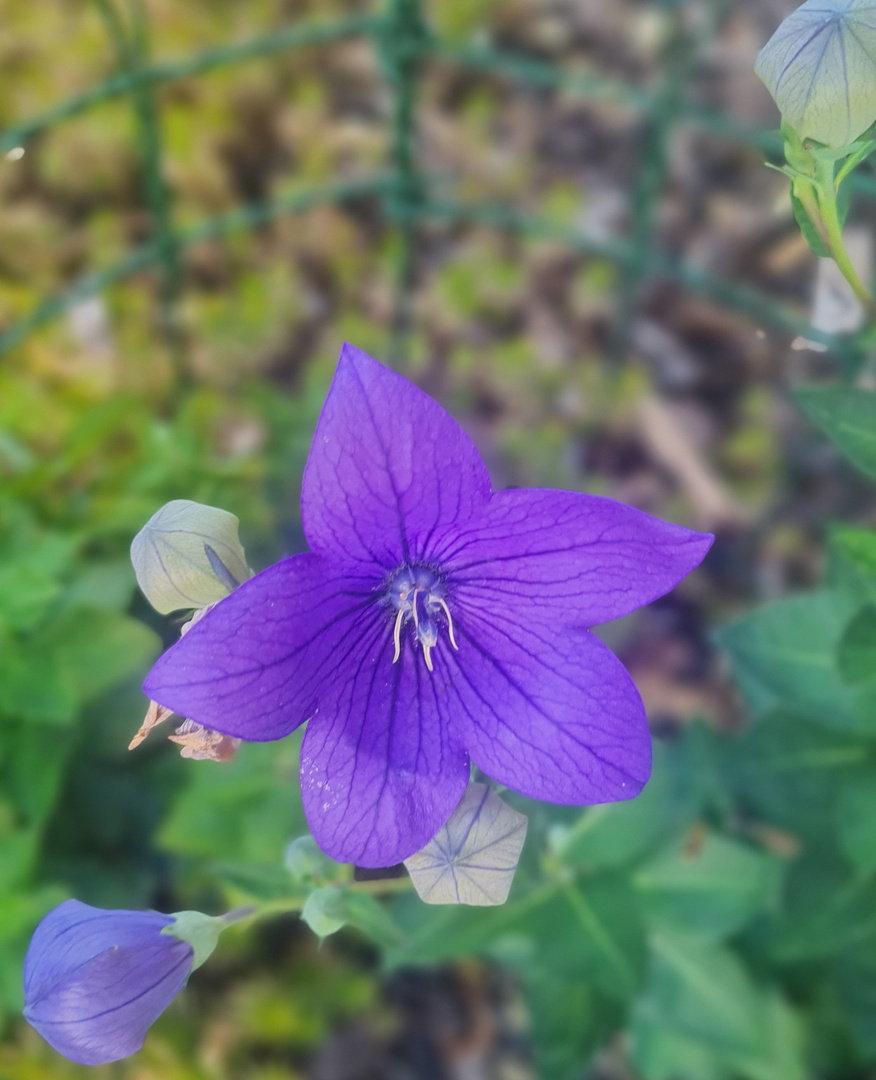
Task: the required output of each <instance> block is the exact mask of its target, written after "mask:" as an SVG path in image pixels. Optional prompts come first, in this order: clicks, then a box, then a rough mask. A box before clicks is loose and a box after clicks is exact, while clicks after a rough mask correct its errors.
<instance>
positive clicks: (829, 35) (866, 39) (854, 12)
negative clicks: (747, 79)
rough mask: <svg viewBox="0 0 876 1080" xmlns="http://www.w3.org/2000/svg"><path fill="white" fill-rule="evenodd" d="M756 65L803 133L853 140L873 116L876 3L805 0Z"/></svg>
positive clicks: (823, 139)
mask: <svg viewBox="0 0 876 1080" xmlns="http://www.w3.org/2000/svg"><path fill="white" fill-rule="evenodd" d="M754 70H755V71H756V72H757V74H758V75H759V76H760V78H761V79H762V80H763V82H764V84H765V85H766V88H767V90H769V92H770V93H771V94H772V96H773V98H775V102H776V104H777V105H778V107H779V111H780V112H781V114H782V118H783V119H784V121H785V123H787V124H789V125H790V126H791V127H792V128H793V129H794V130H795V131H796V132H797V134H798V135H799V136H800V138H801V139H814V140H816V141H817V142H820V143H824V144H825V145H826V146H831V147H840V146H846V145H848V144H849V143H852V142H854V141H855V139H857V138H858V137H859V136H860V135H862V134H863V133H864V132H865V131H866V130H867V128H869V127H870V125H871V124H872V123H873V122H874V120H876V5H874V3H873V0H806V3H805V4H803V5H802V6H801V7H799V8H797V10H796V11H794V12H792V13H791V14H790V15H789V16H788V18H787V19H785V21H784V22H783V23H782V24H781V25H780V26H779V28H778V30H776V32H775V33H774V34H773V36H772V37H771V38H770V40H769V41H768V42H767V43H766V45H764V47H763V48H762V49H761V51H760V53H759V54H758V57H757V62H756V63H755V66H754Z"/></svg>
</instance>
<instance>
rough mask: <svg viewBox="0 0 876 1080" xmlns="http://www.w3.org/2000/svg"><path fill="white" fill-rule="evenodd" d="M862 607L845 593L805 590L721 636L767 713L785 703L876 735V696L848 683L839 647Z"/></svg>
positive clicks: (828, 722) (755, 701)
mask: <svg viewBox="0 0 876 1080" xmlns="http://www.w3.org/2000/svg"><path fill="white" fill-rule="evenodd" d="M857 607H858V605H857V603H856V602H855V600H854V599H853V598H852V597H849V596H847V595H845V594H843V593H840V592H839V591H834V590H823V591H820V592H811V593H803V594H801V595H799V596H792V597H789V598H788V599H786V600H780V601H778V602H777V603H774V604H770V605H768V606H766V607H762V608H758V609H757V610H756V611H754V612H752V613H751V614H750V615H746V616H744V617H743V618H741V619H739V620H737V621H736V622H734V623H731V624H730V625H729V626H727V627H725V628H724V629H723V630H722V631H721V632H720V633H719V635H718V640H719V642H720V644H721V645H723V647H724V648H725V649H726V650H727V651H728V652H729V653H730V656H731V658H732V660H733V667H734V671H735V672H736V674H737V675H738V676H739V678H740V681H741V683H742V685H743V689H744V690H745V691H746V693H747V696H749V698H750V700H751V701H752V705H753V706H755V707H757V709H758V710H759V711H765V710H766V709H767V708H769V707H771V706H772V707H775V706H779V705H781V706H783V707H786V708H789V709H793V710H795V711H798V712H800V713H802V714H804V715H805V716H807V717H809V718H810V719H811V720H813V721H814V722H815V723H818V724H822V725H824V726H825V727H833V728H837V729H844V730H847V731H854V732H866V733H868V734H876V708H874V707H873V706H874V702H873V697H872V695H869V696H868V695H867V694H865V693H862V692H860V691H859V690H858V689H856V688H853V687H850V686H848V685H847V684H846V683H845V682H843V680H842V678H841V677H840V673H839V670H838V668H837V663H836V655H837V647H838V645H839V642H840V639H841V637H842V635H843V633H844V632H845V629H846V626H847V625H848V623H849V621H850V619H851V618H852V616H853V615H854V613H855V611H856V609H857Z"/></svg>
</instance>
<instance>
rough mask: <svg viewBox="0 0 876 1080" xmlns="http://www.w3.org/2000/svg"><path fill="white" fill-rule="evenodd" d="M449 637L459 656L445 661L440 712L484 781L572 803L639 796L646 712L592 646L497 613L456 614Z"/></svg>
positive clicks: (616, 665) (568, 633)
mask: <svg viewBox="0 0 876 1080" xmlns="http://www.w3.org/2000/svg"><path fill="white" fill-rule="evenodd" d="M457 635H458V638H459V652H458V653H451V652H450V651H449V650H447V651H445V653H444V656H445V657H447V661H446V663H447V665H448V666H449V667H450V669H451V670H450V671H449V674H448V675H447V676H446V678H445V680H444V682H445V684H446V686H447V690H448V699H447V704H446V706H442V707H443V708H446V710H447V712H448V713H452V714H453V715H454V719H455V724H456V728H457V730H460V729H462V730H461V732H460V734H461V737H462V739H463V740H464V745H465V746H466V748H467V749H468V751H469V753H470V754H471V757H472V760H473V761H474V763H475V764H476V765H477V766H479V767H480V768H481V769H483V771H484V772H485V773H486V774H487V775H488V776H491V777H492V778H493V779H494V780H497V781H499V783H502V784H507V785H508V787H511V788H513V789H514V790H515V791H519V792H521V794H523V795H528V796H530V797H531V798H534V799H544V800H546V801H548V802H558V803H571V804H574V805H582V804H587V803H601V802H612V801H615V800H622V799H631V798H632V797H633V796H634V795H637V794H638V793H639V791H640V790H641V789H642V787H643V786H644V784H645V783H646V781H647V779H648V777H649V775H650V773H651V738H650V733H649V730H648V721H647V719H646V718H645V709H644V706H643V705H642V699H641V698H640V697H639V693H638V691H637V690H636V688H635V686H634V685H633V681H632V679H631V678H630V676H629V674H628V673H627V671H626V669H625V668H624V666H623V665H622V664H621V662H620V661H619V660H618V659H617V657H616V656H615V655H614V654H613V653H612V652H611V651H610V649H608V648H607V646H605V645H603V644H602V642H601V641H599V639H598V638H595V637H594V636H593V635H592V634H590V633H588V632H587V631H586V630H562V631H560V632H557V631H556V630H554V629H552V628H550V627H547V626H544V625H543V624H542V623H530V624H529V625H527V626H524V625H522V624H517V623H515V622H512V621H511V620H509V619H507V618H505V617H503V616H502V615H501V614H500V613H496V612H492V613H491V612H483V613H475V614H470V613H467V614H466V616H465V618H464V619H463V617H462V616H460V620H459V626H458V629H457ZM439 663H440V660H439ZM439 663H436V665H435V672H436V674H437V673H438V671H439Z"/></svg>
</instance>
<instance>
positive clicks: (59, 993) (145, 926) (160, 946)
mask: <svg viewBox="0 0 876 1080" xmlns="http://www.w3.org/2000/svg"><path fill="white" fill-rule="evenodd" d="M204 918H206V916H204ZM173 922H174V916H173V915H159V914H158V913H157V912H154V911H104V910H103V909H101V908H95V907H90V906H89V905H88V904H82V903H80V902H79V901H78V900H65V901H64V903H63V904H60V905H59V906H58V907H56V908H54V909H53V910H52V911H50V912H49V914H48V915H46V917H45V918H44V919H43V920H42V922H41V923H40V924H39V926H38V927H37V928H36V930H35V932H34V935H33V938H32V940H31V943H30V946H29V948H28V950H27V956H26V957H25V961H24V1016H25V1018H26V1020H27V1021H28V1023H29V1024H30V1025H31V1026H32V1027H34V1028H36V1030H37V1031H38V1032H39V1033H40V1035H42V1037H43V1038H44V1039H45V1040H46V1042H48V1043H49V1044H50V1045H51V1046H53V1047H54V1048H55V1050H57V1051H58V1053H59V1054H63V1055H64V1057H66V1058H69V1059H70V1060H71V1061H76V1062H78V1063H79V1064H80V1065H103V1064H105V1063H107V1062H110V1061H118V1060H119V1059H120V1058H124V1057H128V1056H129V1055H131V1054H134V1053H136V1052H137V1051H138V1050H139V1049H140V1047H141V1046H142V1045H143V1040H144V1038H145V1037H146V1031H147V1030H148V1028H149V1026H150V1024H152V1023H153V1021H155V1020H156V1019H157V1018H158V1017H159V1016H160V1015H161V1013H162V1012H164V1010H165V1009H166V1008H167V1006H168V1005H169V1004H170V1003H171V1001H172V1000H173V999H174V998H175V997H176V995H177V994H178V993H179V992H180V990H182V988H183V987H184V986H185V983H186V979H188V977H189V973H190V972H191V970H192V968H193V967H194V966H195V949H194V948H193V946H192V945H191V944H190V943H189V942H187V941H183V940H180V938H178V937H173V936H171V935H170V934H166V933H164V931H165V930H166V929H167V928H168V927H170V926H171V925H172V924H173Z"/></svg>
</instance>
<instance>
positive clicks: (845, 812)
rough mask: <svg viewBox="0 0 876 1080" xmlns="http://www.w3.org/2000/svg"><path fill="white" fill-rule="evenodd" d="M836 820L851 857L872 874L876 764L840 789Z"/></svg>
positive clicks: (874, 863)
mask: <svg viewBox="0 0 876 1080" xmlns="http://www.w3.org/2000/svg"><path fill="white" fill-rule="evenodd" d="M838 797H839V805H838V808H837V823H838V826H839V834H840V840H841V841H842V845H843V848H844V849H845V851H846V853H847V854H848V856H849V858H850V859H851V860H852V861H853V862H854V863H855V865H856V866H857V867H859V868H860V869H861V870H863V871H864V872H865V873H867V874H869V873H871V872H872V871H873V870H876V768H874V767H872V766H871V767H870V768H869V769H862V770H860V771H858V772H856V773H855V775H853V776H850V777H849V778H848V779H846V780H845V781H844V782H843V784H842V787H841V788H840V789H839V792H838Z"/></svg>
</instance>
